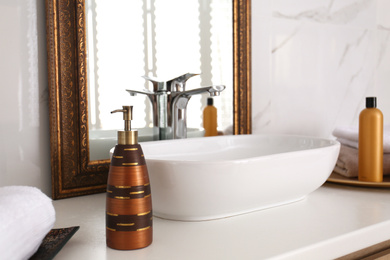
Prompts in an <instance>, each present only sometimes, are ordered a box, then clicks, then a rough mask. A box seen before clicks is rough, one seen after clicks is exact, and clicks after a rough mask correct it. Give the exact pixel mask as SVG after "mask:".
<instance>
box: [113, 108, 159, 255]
mask: <svg viewBox="0 0 390 260" xmlns="http://www.w3.org/2000/svg"><path fill="white" fill-rule="evenodd" d="M132 109H133V107H132V106H123V109H118V110H115V111H112V112H111V113H116V112H121V113H123V120H124V122H125V127H124V131H118V144H117V145H116V146H115V149H114V153H113V155H112V159H111V165H110V170H109V173H108V182H107V198H106V242H107V246H108V247H110V248H113V249H119V250H131V249H139V248H143V247H147V246H148V245H150V244H151V243H152V239H153V229H152V219H153V217H152V199H151V190H150V182H149V175H148V170H147V167H146V162H145V158H144V154H143V151H142V148H141V146H140V145H139V144H138V132H137V131H135V130H131V120H132Z"/></svg>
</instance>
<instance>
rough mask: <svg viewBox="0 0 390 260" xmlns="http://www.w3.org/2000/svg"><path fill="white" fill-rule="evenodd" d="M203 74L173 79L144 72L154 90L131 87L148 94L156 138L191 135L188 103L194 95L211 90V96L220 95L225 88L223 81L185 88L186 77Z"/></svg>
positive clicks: (190, 74) (164, 138)
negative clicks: (189, 131)
mask: <svg viewBox="0 0 390 260" xmlns="http://www.w3.org/2000/svg"><path fill="white" fill-rule="evenodd" d="M197 75H199V74H193V73H186V74H184V75H181V76H179V77H177V78H174V79H172V80H169V81H158V80H156V79H152V78H149V77H146V76H144V78H145V79H146V80H149V81H150V82H152V84H153V91H150V90H143V91H137V90H130V89H127V90H126V91H127V92H129V93H130V95H131V96H136V95H137V94H143V95H146V96H147V97H148V98H149V100H150V102H151V104H152V110H153V139H154V140H166V139H183V138H187V104H188V101H189V100H190V98H191V96H193V95H197V94H202V93H209V95H210V96H219V95H220V93H221V92H222V91H223V90H224V89H225V86H223V85H215V86H209V87H201V88H197V89H192V90H185V86H186V81H187V80H188V79H189V78H191V77H193V76H197Z"/></svg>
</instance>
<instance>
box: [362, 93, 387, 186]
mask: <svg viewBox="0 0 390 260" xmlns="http://www.w3.org/2000/svg"><path fill="white" fill-rule="evenodd" d="M358 164H359V172H358V176H359V181H368V182H382V181H383V114H382V112H381V111H380V110H379V109H377V108H376V98H375V97H368V98H366V109H364V110H363V111H362V112H361V113H360V115H359V160H358Z"/></svg>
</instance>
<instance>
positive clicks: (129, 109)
mask: <svg viewBox="0 0 390 260" xmlns="http://www.w3.org/2000/svg"><path fill="white" fill-rule="evenodd" d="M122 108H123V109H117V110H114V111H111V114H112V113H117V112H121V113H123V120H124V123H125V125H124V131H118V144H137V143H138V131H137V130H131V120H132V119H133V106H122Z"/></svg>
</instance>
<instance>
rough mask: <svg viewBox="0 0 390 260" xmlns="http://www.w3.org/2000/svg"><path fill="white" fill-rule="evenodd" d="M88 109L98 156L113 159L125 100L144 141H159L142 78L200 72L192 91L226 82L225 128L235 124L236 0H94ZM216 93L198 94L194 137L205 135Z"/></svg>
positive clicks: (221, 104)
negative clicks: (205, 110) (139, 92)
mask: <svg viewBox="0 0 390 260" xmlns="http://www.w3.org/2000/svg"><path fill="white" fill-rule="evenodd" d="M85 9H86V27H87V46H88V49H87V53H88V58H87V59H88V60H87V64H88V77H87V78H88V111H89V114H88V116H89V138H90V140H89V145H90V160H103V159H107V158H108V151H109V149H110V148H112V147H113V146H114V145H115V144H116V131H117V130H120V129H122V128H123V121H122V115H121V114H120V113H117V114H111V113H110V111H112V110H115V109H119V108H121V107H122V105H132V106H133V111H134V115H133V121H132V127H133V128H136V129H138V130H139V136H140V137H139V138H140V139H139V141H148V140H152V139H153V138H152V134H151V127H152V125H153V122H152V114H151V113H152V109H151V104H150V101H149V99H148V98H147V97H146V96H143V95H137V96H135V97H131V96H130V95H129V94H128V93H127V92H126V91H125V90H126V89H133V90H143V89H149V90H152V86H151V84H150V83H149V82H147V81H146V80H145V79H144V78H143V77H142V76H149V77H152V78H157V79H159V80H161V81H167V80H170V79H172V78H175V77H177V76H180V75H182V74H185V73H187V72H190V73H199V74H200V75H199V76H195V77H193V78H191V79H189V80H188V81H187V85H186V89H187V90H189V89H195V88H199V87H205V86H209V85H225V86H226V89H225V90H224V91H223V92H222V93H221V95H220V96H218V97H215V98H214V105H215V106H216V107H217V109H218V130H221V131H223V130H225V129H227V128H229V127H231V126H232V124H233V123H232V122H233V101H232V99H233V39H232V36H233V32H232V28H233V26H232V24H233V18H232V13H233V11H232V1H231V0H212V1H204V0H186V1H183V0H132V1H129V0H111V1H106V0H87V1H86V6H85ZM207 97H208V95H206V94H202V95H196V96H193V97H191V99H190V101H189V103H188V106H187V127H188V128H189V131H188V137H197V136H202V135H203V132H202V126H203V122H202V111H203V108H204V107H205V106H206V104H207V101H206V100H207Z"/></svg>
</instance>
